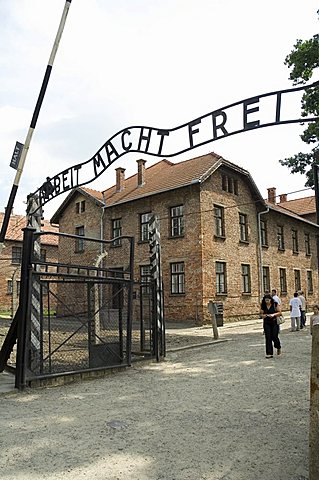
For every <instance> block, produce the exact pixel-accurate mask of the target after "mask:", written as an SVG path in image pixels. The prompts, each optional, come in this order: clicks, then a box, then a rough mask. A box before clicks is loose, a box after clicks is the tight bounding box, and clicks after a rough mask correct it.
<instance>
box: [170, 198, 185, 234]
mask: <svg viewBox="0 0 319 480" xmlns="http://www.w3.org/2000/svg"><path fill="white" fill-rule="evenodd" d="M170 217H171V236H172V237H181V236H182V235H184V205H178V206H177V207H172V208H171V210H170Z"/></svg>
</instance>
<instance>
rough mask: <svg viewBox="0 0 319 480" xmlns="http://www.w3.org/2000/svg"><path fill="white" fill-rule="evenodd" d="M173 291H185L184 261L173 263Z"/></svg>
mask: <svg viewBox="0 0 319 480" xmlns="http://www.w3.org/2000/svg"><path fill="white" fill-rule="evenodd" d="M171 293H175V294H176V293H185V268H184V262H177V263H171Z"/></svg>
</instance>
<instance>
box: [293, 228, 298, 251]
mask: <svg viewBox="0 0 319 480" xmlns="http://www.w3.org/2000/svg"><path fill="white" fill-rule="evenodd" d="M291 241H292V253H294V254H297V253H299V243H298V230H296V229H295V228H292V229H291Z"/></svg>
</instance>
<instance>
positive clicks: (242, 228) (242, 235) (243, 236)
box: [239, 213, 248, 242]
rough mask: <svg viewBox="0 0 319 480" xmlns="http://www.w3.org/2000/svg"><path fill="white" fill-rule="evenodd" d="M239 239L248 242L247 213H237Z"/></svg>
mask: <svg viewBox="0 0 319 480" xmlns="http://www.w3.org/2000/svg"><path fill="white" fill-rule="evenodd" d="M239 239H240V241H241V242H248V223H247V215H245V214H244V213H240V214H239Z"/></svg>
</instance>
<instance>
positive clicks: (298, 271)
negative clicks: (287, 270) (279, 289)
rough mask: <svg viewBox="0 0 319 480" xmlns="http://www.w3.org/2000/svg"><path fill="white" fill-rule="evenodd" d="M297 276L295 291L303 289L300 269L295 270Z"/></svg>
mask: <svg viewBox="0 0 319 480" xmlns="http://www.w3.org/2000/svg"><path fill="white" fill-rule="evenodd" d="M294 276H295V292H297V291H298V290H301V281H300V270H294Z"/></svg>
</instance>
